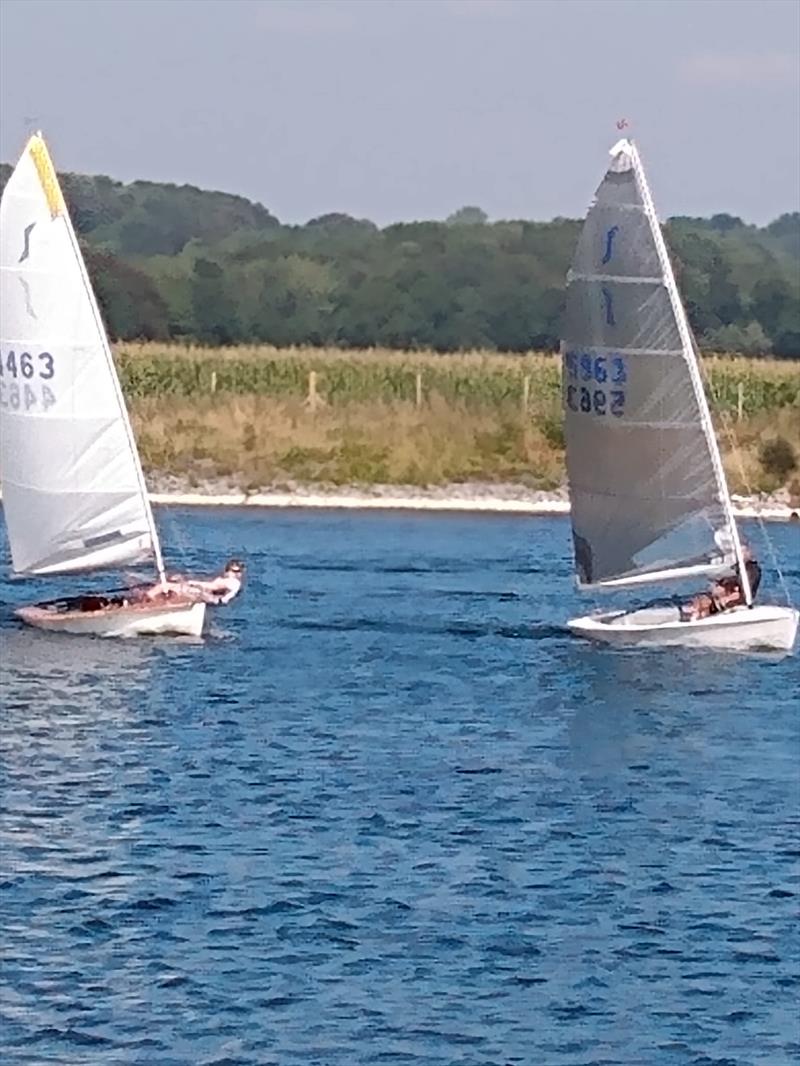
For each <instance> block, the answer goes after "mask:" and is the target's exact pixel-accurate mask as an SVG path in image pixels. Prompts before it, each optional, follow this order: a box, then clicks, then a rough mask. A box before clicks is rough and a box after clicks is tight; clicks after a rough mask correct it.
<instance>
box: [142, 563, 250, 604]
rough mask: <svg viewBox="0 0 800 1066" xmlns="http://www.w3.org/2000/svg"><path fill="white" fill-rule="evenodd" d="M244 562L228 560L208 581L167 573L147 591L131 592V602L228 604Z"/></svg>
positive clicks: (237, 586)
mask: <svg viewBox="0 0 800 1066" xmlns="http://www.w3.org/2000/svg"><path fill="white" fill-rule="evenodd" d="M243 578H244V563H243V562H241V561H240V560H239V559H229V560H228V562H227V563H226V564H225V566H224V567H223V569H222V573H220V574H218V575H217V576H216V577H211V578H189V577H184V576H183V575H182V574H170V575H169V576H168V577H167V578H165V580H164V581H163V582H161V581H158V582H156V584H155V585H151V586H149V587H147V588H138V589H134V590H132V599H133V600H134V602H137V603H159V602H162V601H165V600H166V601H169V600H174V599H180V600H184V601H185V600H190V601H194V602H195V603H213V604H223V603H230V602H231V600H232V599H233V598H234V596H237V595H238V594H239V592H240V591H241V588H242V580H243Z"/></svg>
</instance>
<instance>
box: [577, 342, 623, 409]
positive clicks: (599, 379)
mask: <svg viewBox="0 0 800 1066" xmlns="http://www.w3.org/2000/svg"><path fill="white" fill-rule="evenodd" d="M564 369H565V371H566V380H565V382H564V385H565V399H566V403H567V407H568V408H569V409H570V411H581V412H583V413H584V414H594V415H601V416H602V415H613V416H614V417H615V418H621V417H622V415H623V414H624V413H625V385H626V384H627V381H628V368H627V365H626V363H625V360H624V359H623V358H622V356H621V355H592V354H590V353H589V352H572V351H570V352H566V353H565V355H564Z"/></svg>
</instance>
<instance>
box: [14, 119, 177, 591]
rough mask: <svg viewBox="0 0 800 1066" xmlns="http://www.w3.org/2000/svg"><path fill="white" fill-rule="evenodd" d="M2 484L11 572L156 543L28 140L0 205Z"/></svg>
mask: <svg viewBox="0 0 800 1066" xmlns="http://www.w3.org/2000/svg"><path fill="white" fill-rule="evenodd" d="M0 311H1V312H2V313H1V315H0V474H1V475H2V487H3V506H4V510H5V518H6V525H7V528H8V536H9V541H10V545H11V556H12V562H13V566H14V569H15V570H16V571H17V572H19V573H28V574H44V573H58V572H64V571H72V570H86V569H92V568H95V567H100V566H110V565H114V564H118V563H122V562H129V561H133V560H137V559H140V558H143V557H146V556H147V555H148V554H151V553H153V552H155V554H156V556H157V558H158V559H159V563H160V552H159V548H158V540H157V535H156V532H155V527H154V525H153V518H152V514H151V512H150V506H149V503H148V500H147V495H146V490H145V483H144V478H143V475H142V470H141V466H140V463H139V458H138V454H137V452H136V446H135V443H134V440H133V436H132V433H131V429H130V424H129V422H128V417H127V412H126V410H125V404H124V400H123V398H122V393H121V390H120V387H119V381H118V379H117V376H116V371H115V369H114V363H113V360H112V357H111V352H110V350H109V346H108V341H107V338H106V334H105V330H104V328H103V325H102V321H101V319H100V315H99V312H98V309H97V305H96V303H95V299H94V295H93V293H92V290H91V286H90V283H89V280H88V277H87V274H86V268H85V266H84V263H83V258H82V256H81V253H80V250H79V247H78V244H77V240H76V238H75V234H74V231H73V229H72V225H71V223H70V220H69V216H68V214H67V209H66V206H65V203H64V199H63V197H62V194H61V190H60V188H59V185H58V179H57V177H56V173H55V170H54V168H53V165H52V162H51V160H50V157H49V154H48V152H47V148H46V146H45V143H44V141H43V140H42V138H41V137H40V136H38V135H37V136H34V137H32V138H31V139H30V141H29V142H28V144H27V146H26V148H25V151H24V153H23V155H22V158H21V159H20V161H19V163H18V165H17V167H16V169H15V170H14V172H13V174H12V175H11V178H10V179H9V182H8V184H7V186H6V188H5V191H4V193H3V199H2V205H0Z"/></svg>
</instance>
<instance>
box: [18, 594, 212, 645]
mask: <svg viewBox="0 0 800 1066" xmlns="http://www.w3.org/2000/svg"><path fill="white" fill-rule="evenodd" d="M14 613H15V614H16V616H17V617H18V618H21V619H22V621H23V622H26V623H27V624H28V625H30V626H36V627H37V628H38V629H47V630H49V631H50V632H51V633H75V634H78V635H81V636H94V637H138V636H155V635H158V634H169V635H172V636H186V637H199V636H200V634H201V633H202V631H203V620H204V618H205V613H206V605H205V604H204V603H188V602H187V603H177V604H175V603H171V604H162V605H151V604H147V605H142V606H139V605H137V606H125V607H104V608H102V609H100V610H97V611H77V610H69V611H57V610H52V609H48V607H47V606H31V607H20V608H19V609H18V610H16V611H15V612H14Z"/></svg>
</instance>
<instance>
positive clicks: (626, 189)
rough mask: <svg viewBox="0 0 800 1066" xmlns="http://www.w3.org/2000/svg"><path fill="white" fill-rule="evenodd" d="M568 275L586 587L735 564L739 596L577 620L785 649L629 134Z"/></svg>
mask: <svg viewBox="0 0 800 1066" xmlns="http://www.w3.org/2000/svg"><path fill="white" fill-rule="evenodd" d="M610 154H611V165H610V167H609V169H608V171H607V173H606V176H605V178H604V179H603V181H602V183H601V184H600V187H599V189H598V190H597V193H596V196H595V200H594V203H593V205H592V207H591V209H590V211H589V214H588V216H587V219H586V222H585V224H584V227H583V230H582V232H581V235H580V239H579V241H578V246H577V249H576V252H575V257H574V260H573V264H572V268H571V270H570V272H569V275H568V279H567V281H568V285H567V314H566V326H565V335H564V338H563V342H562V359H563V402H564V418H565V437H566V449H567V473H568V477H569V485H570V501H571V516H572V534H573V544H574V552H575V569H576V576H577V581H578V586H579V588H582V589H603V588H611V587H617V588H621V587H625V586H636V585H642V584H645V583H654V584H655V583H659V582H668V581H671V580H674V579H680V578H687V577H693V576H708V577H711V576H714V575H722V574H725V573H728V574H730V573H731V572H732V571H734V568H735V573H736V574H737V575H740V576H739V577H738V581H739V584H740V587H741V592H742V593H743V597H742V598H743V602H742V603H741V605H739V606H736V607H734V608H732V609H729V610H723V611H720V612H718V613H715V614H710V615H708V616H707V617H701V618H697V619H695V620H691V621H690V620H688V619H687V618H686V617H684V614H683V612H681V611H680V610H679V609H678V608H677V607H674V606H664V607H649V608H642V609H639V610H634V611H605V612H599V613H596V614H590V615H586V616H584V617H581V618H575V619H573V620H571V621H570V622H569V623H568V625H569V628H570V629H571V630H572V631H573V632H574V633H577V634H580V635H581V636H585V637H589V638H591V639H594V640H599V641H603V642H606V643H610V644H648V645H651V644H659V645H671V644H679V645H697V646H703V647H724V648H734V649H747V648H756V647H768V648H777V649H782V650H790V649H791V648H792V647H793V646H794V642H795V639H796V635H797V625H798V612H797V611H796V610H794V609H793V608H792V607H784V606H778V605H754V604H753V594H752V589H751V587H750V581H749V578H748V572H747V567H746V566H745V559H744V554H745V553H744V552H743V546H742V541H741V538H740V536H739V531H738V529H737V526H736V520H735V518H734V515H733V509H732V506H731V499H730V493H729V491H728V486H727V482H726V479H725V473H724V470H723V466H722V460H721V457H720V453H719V448H718V445H717V440H716V436H715V433H714V427H713V424H712V421H711V415H710V412H709V408H708V403H707V400H706V396H705V392H704V389H703V383H702V379H701V375H700V367H699V363H698V359H697V350H696V346H695V343H694V340H693V337H692V334H691V330H690V327H689V324H688V321H687V318H686V313H685V311H684V308H683V305H682V303H681V298H680V295H679V292H678V288H677V285H676V282H675V277H674V275H673V272H672V267H671V264H670V260H669V255H668V253H667V248H666V245H665V243H664V238H663V235H662V232H661V227H660V225H659V223H658V219H657V217H656V213H655V208H654V206H653V200H652V196H651V194H650V189H649V187H648V184H647V179H646V177H645V173H644V169H643V167H642V163H641V159H640V157H639V153H638V151H637V149H636V146H635V145H634V144H633V143H632V141H630V140H627V139H623V140H620V141H618V142H617V144H615V145H614V147H613V148H612V149H611V152H610Z"/></svg>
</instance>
